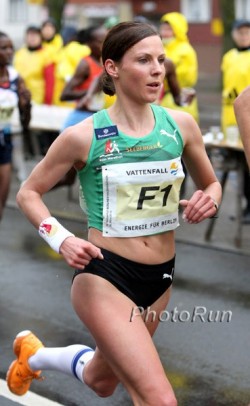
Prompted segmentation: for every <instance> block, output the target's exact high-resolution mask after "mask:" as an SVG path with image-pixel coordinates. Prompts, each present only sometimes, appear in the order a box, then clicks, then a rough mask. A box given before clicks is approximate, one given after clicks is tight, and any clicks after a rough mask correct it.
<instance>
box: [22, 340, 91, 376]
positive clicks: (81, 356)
mask: <svg viewBox="0 0 250 406" xmlns="http://www.w3.org/2000/svg"><path fill="white" fill-rule="evenodd" d="M94 353H95V352H94V350H93V349H92V348H90V347H87V346H86V345H80V344H74V345H69V346H68V347H60V348H46V347H45V348H40V349H39V350H38V351H37V352H36V354H34V355H32V356H31V357H30V358H29V360H28V364H29V366H30V368H31V369H32V370H33V371H38V370H40V369H41V370H54V371H60V372H64V373H65V374H68V375H71V376H72V375H74V376H75V377H76V378H78V379H79V380H80V381H82V382H83V376H82V375H83V369H84V367H85V365H86V363H87V362H88V361H90V360H91V359H92V358H93V356H94Z"/></svg>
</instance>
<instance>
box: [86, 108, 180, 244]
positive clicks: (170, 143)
mask: <svg viewBox="0 0 250 406" xmlns="http://www.w3.org/2000/svg"><path fill="white" fill-rule="evenodd" d="M151 108H152V110H153V113H154V117H155V127H154V129H153V131H152V132H151V133H149V134H147V135H145V136H144V137H140V138H135V137H131V136H128V135H126V134H124V133H122V132H121V131H119V128H117V126H116V125H115V124H114V123H112V121H111V120H110V118H109V115H108V112H107V110H101V111H99V112H97V113H95V114H94V115H93V122H94V134H93V140H92V144H91V148H90V152H89V156H88V160H87V163H86V166H85V167H84V168H83V169H82V170H80V171H79V172H78V176H79V180H80V202H81V207H82V208H83V209H84V211H85V212H86V214H87V218H88V226H89V227H93V228H97V229H98V230H100V231H102V234H103V236H105V237H137V236H147V235H152V234H158V233H163V232H166V231H170V230H174V229H175V228H176V227H177V226H178V225H179V219H178V206H179V192H180V187H181V183H182V181H183V179H184V172H183V168H182V164H181V155H182V152H183V139H182V136H181V134H180V131H179V128H178V126H177V124H176V123H175V121H174V120H173V119H172V117H171V116H170V115H169V114H168V113H167V111H166V110H165V109H164V108H162V107H161V106H157V105H154V104H152V105H151ZM139 119H140V118H139V117H138V120H139ZM83 136H84V135H83Z"/></svg>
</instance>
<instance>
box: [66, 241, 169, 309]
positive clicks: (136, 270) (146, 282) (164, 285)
mask: <svg viewBox="0 0 250 406" xmlns="http://www.w3.org/2000/svg"><path fill="white" fill-rule="evenodd" d="M101 251H102V254H103V256H104V259H99V258H93V259H92V260H91V261H90V263H89V264H88V265H87V266H85V268H84V269H79V270H76V271H75V274H74V277H73V280H74V278H75V277H76V276H77V275H79V274H81V273H91V274H94V275H98V276H100V277H102V278H104V279H106V280H107V281H109V282H110V283H112V285H114V286H115V287H116V288H117V289H118V290H119V291H120V292H122V293H124V294H125V295H126V296H127V297H129V298H130V299H131V300H132V301H133V302H134V303H135V304H136V306H142V307H143V308H144V309H145V308H147V307H148V306H151V305H152V304H153V303H154V302H155V301H156V300H157V299H158V298H159V297H160V296H161V295H162V294H163V293H164V292H166V290H167V289H168V288H169V287H170V286H171V285H172V281H173V277H174V265H175V257H174V258H172V259H171V260H170V261H167V262H164V263H163V264H157V265H145V264H141V263H138V262H134V261H131V260H129V259H127V258H123V257H121V256H120V255H117V254H114V253H113V252H110V251H107V250H105V249H102V250H101Z"/></svg>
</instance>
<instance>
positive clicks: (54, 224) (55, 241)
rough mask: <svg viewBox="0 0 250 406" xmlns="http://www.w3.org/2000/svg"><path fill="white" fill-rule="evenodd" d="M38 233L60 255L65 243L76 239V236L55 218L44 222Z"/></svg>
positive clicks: (49, 218)
mask: <svg viewBox="0 0 250 406" xmlns="http://www.w3.org/2000/svg"><path fill="white" fill-rule="evenodd" d="M38 232H39V235H40V236H41V237H42V238H43V239H44V240H45V241H46V242H47V243H48V244H49V246H50V247H51V248H52V249H53V250H54V251H56V252H57V253H58V254H59V251H60V247H61V245H62V243H63V241H64V240H65V239H66V238H68V237H74V234H72V233H71V232H70V231H68V230H67V229H66V228H64V227H63V226H62V225H61V224H60V223H59V221H57V219H56V218H55V217H48V218H47V219H45V220H43V221H42V222H41V224H40V226H39V230H38Z"/></svg>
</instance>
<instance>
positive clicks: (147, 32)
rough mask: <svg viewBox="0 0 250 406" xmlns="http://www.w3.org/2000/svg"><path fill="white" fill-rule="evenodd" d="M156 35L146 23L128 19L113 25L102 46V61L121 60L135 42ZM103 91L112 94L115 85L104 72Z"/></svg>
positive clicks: (153, 29) (152, 28)
mask: <svg viewBox="0 0 250 406" xmlns="http://www.w3.org/2000/svg"><path fill="white" fill-rule="evenodd" d="M153 35H158V36H159V34H158V32H157V31H156V29H155V28H154V27H153V26H152V25H150V24H146V23H141V22H134V21H128V22H123V23H120V24H117V25H115V26H114V27H113V28H112V29H111V30H110V31H109V32H108V34H107V36H106V38H105V40H104V43H103V46H102V62H103V64H104V63H105V61H106V60H107V59H112V60H113V61H114V62H119V61H121V59H122V57H123V56H124V54H125V53H126V52H127V51H128V49H130V48H131V47H132V46H133V45H135V44H137V42H139V41H141V40H142V39H144V38H147V37H151V36H153ZM102 86H103V91H104V93H106V94H108V95H110V96H113V95H114V94H115V86H114V83H113V80H112V78H111V76H109V75H108V74H107V72H104V74H103V76H102Z"/></svg>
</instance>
